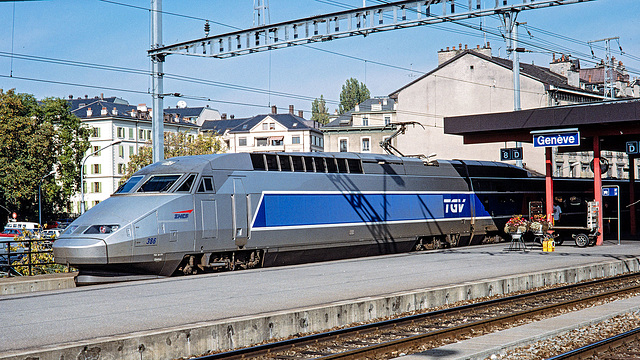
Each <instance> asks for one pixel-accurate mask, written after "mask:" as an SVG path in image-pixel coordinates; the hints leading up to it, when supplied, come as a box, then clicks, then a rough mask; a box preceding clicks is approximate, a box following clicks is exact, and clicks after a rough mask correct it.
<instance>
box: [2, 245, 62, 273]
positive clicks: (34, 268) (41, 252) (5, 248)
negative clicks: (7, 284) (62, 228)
mask: <svg viewBox="0 0 640 360" xmlns="http://www.w3.org/2000/svg"><path fill="white" fill-rule="evenodd" d="M53 240H55V239H53V238H40V237H38V236H37V235H31V236H29V235H28V236H25V237H22V236H21V237H17V236H16V237H14V238H6V239H0V277H5V276H33V275H38V274H44V273H49V272H69V271H70V268H69V266H63V265H58V264H56V263H55V262H54V259H53V249H52V247H51V245H52V243H53Z"/></svg>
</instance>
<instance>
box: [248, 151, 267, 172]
mask: <svg viewBox="0 0 640 360" xmlns="http://www.w3.org/2000/svg"><path fill="white" fill-rule="evenodd" d="M251 162H252V163H253V170H266V167H265V166H264V165H265V163H264V156H263V155H262V154H251Z"/></svg>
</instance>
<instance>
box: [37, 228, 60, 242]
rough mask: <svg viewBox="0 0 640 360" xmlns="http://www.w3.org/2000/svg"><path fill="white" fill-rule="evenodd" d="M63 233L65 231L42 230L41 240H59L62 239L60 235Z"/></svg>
mask: <svg viewBox="0 0 640 360" xmlns="http://www.w3.org/2000/svg"><path fill="white" fill-rule="evenodd" d="M62 231H64V230H63V229H58V228H56V229H47V230H42V231H41V232H40V238H41V239H49V240H52V241H53V240H55V239H57V238H59V237H60V234H62Z"/></svg>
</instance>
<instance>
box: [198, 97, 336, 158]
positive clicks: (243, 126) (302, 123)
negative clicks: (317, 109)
mask: <svg viewBox="0 0 640 360" xmlns="http://www.w3.org/2000/svg"><path fill="white" fill-rule="evenodd" d="M271 110H272V111H271V114H265V115H256V116H254V117H251V118H244V119H226V118H223V119H221V120H214V121H205V122H204V124H203V125H202V131H203V132H208V133H211V134H218V135H220V136H221V137H222V139H223V140H224V141H225V143H226V144H227V147H228V151H229V152H237V153H240V152H256V151H268V152H282V151H289V152H318V151H324V140H323V136H322V132H321V131H320V129H319V127H320V125H319V124H318V123H317V122H314V121H311V120H305V119H304V118H303V117H302V116H301V115H302V114H299V115H300V116H296V115H294V113H293V107H292V106H290V107H289V112H288V113H285V114H278V113H277V108H276V107H275V106H274V107H272V109H271Z"/></svg>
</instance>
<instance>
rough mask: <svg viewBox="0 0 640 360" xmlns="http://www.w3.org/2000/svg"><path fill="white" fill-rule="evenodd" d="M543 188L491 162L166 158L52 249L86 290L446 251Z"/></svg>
mask: <svg viewBox="0 0 640 360" xmlns="http://www.w3.org/2000/svg"><path fill="white" fill-rule="evenodd" d="M536 189H539V190H536ZM543 191H544V180H542V181H541V180H540V179H539V178H538V179H536V178H532V177H531V176H530V174H529V173H528V172H527V171H526V170H523V169H520V168H516V167H513V166H510V165H507V164H503V163H496V162H479V161H471V162H468V161H437V162H436V161H433V162H428V161H423V160H421V159H417V158H399V157H395V156H388V155H376V154H355V153H239V154H216V155H203V156H187V157H177V158H171V159H167V160H164V161H160V162H157V163H155V164H152V165H149V166H147V167H145V168H143V169H142V170H140V171H138V172H137V173H135V174H134V175H133V176H132V177H131V178H130V179H129V180H128V181H127V182H126V183H125V184H124V185H122V186H121V187H120V188H119V189H118V190H117V191H116V192H115V194H113V195H112V196H111V197H110V198H109V199H107V200H105V201H103V202H101V203H99V204H98V205H96V206H95V207H93V208H91V209H90V210H89V211H87V212H86V213H85V214H84V215H82V216H80V217H79V218H78V219H77V220H76V221H74V222H73V223H72V224H71V225H70V226H69V227H68V228H67V229H66V231H65V232H64V233H63V234H62V236H61V237H60V238H59V239H58V240H57V241H56V242H55V243H54V245H53V251H54V256H55V260H56V262H58V263H61V264H70V265H71V266H73V267H76V268H78V269H79V275H78V277H77V279H76V281H77V282H78V283H79V284H87V283H99V282H111V281H119V280H127V279H137V278H144V277H148V276H171V275H175V274H195V273H198V272H205V271H208V270H215V269H228V270H233V269H237V268H254V267H261V266H274V265H283V264H293V263H304V262H314V261H323V260H329V259H338V258H348V257H357V256H368V255H375V254H384V253H397V252H407V251H411V250H415V249H423V248H425V246H434V244H435V246H436V247H437V246H440V244H443V243H447V244H448V245H450V246H457V245H465V244H468V243H470V242H480V241H482V240H483V239H484V238H485V237H487V236H495V235H498V234H499V233H500V232H499V229H501V228H502V226H503V225H504V223H505V222H506V221H507V219H508V218H509V217H510V216H511V215H513V214H518V213H522V212H523V211H524V207H525V206H526V205H525V204H527V203H528V201H529V200H533V199H534V198H535V199H542V198H543Z"/></svg>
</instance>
